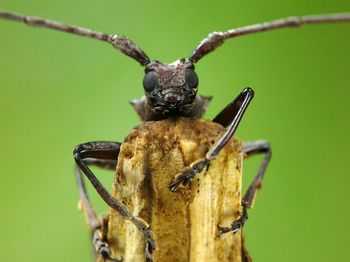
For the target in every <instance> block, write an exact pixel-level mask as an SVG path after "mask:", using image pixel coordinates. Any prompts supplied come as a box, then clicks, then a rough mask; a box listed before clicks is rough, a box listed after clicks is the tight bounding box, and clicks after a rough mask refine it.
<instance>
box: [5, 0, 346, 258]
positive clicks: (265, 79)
mask: <svg viewBox="0 0 350 262" xmlns="http://www.w3.org/2000/svg"><path fill="white" fill-rule="evenodd" d="M0 8H1V9H6V10H11V11H17V12H21V13H25V14H31V15H37V16H42V17H46V18H51V19H55V20H59V21H64V22H66V23H72V24H77V25H81V26H84V27H89V28H92V29H95V30H99V31H104V32H110V33H122V34H125V35H127V36H128V37H130V38H131V39H133V40H134V41H135V42H136V43H138V44H139V45H140V46H141V47H142V48H143V50H145V51H146V52H147V54H148V55H149V56H150V57H151V58H152V59H158V60H161V61H164V62H172V61H174V60H176V59H177V58H181V57H186V56H188V54H189V53H190V52H191V51H192V50H193V49H194V48H195V46H196V45H197V44H198V43H199V41H200V40H201V39H202V38H203V37H204V36H206V35H207V34H208V33H209V32H211V31H215V30H227V29H230V28H234V27H237V26H243V25H249V24H254V23H257V22H262V21H268V20H272V19H276V18H282V17H286V16H290V15H306V14H315V13H329V12H345V11H350V2H349V1H344V0H323V1H319V0H318V1H316V0H310V1H295V0H293V1H292V0H289V1H270V0H264V1H261V0H253V1H203V0H202V1H185V0H178V1H160V0H159V1H141V0H137V1H120V0H102V1H96V0H95V1H91V0H89V1H87V0H85V1H82V0H74V1H67V0H64V1H63V0H61V1H57V0H56V1H48V0H31V1H15V0H1V1H0ZM0 39H1V40H0V74H1V77H0V121H1V122H0V124H1V127H0V140H1V142H0V145H1V146H0V163H1V165H0V168H1V169H0V172H1V174H0V232H1V233H0V234H1V237H0V257H1V261H51V262H54V261H91V250H90V244H89V236H88V233H87V227H86V225H85V224H84V219H83V216H82V215H81V214H80V212H79V211H78V210H77V200H78V192H77V189H76V185H75V181H74V176H73V158H72V150H73V148H74V146H75V145H77V144H79V143H82V142H87V141H93V140H114V141H122V140H123V138H124V136H125V135H126V134H127V133H128V132H129V131H130V130H131V129H132V127H133V126H135V125H137V124H138V123H139V120H138V118H137V116H136V114H135V112H134V111H133V109H132V108H131V107H130V106H129V105H128V100H129V99H132V98H138V97H140V96H141V95H142V94H143V89H142V84H141V83H142V77H143V69H142V68H141V67H140V66H139V65H138V63H137V62H135V61H133V60H132V59H129V58H128V57H126V56H124V55H122V54H121V53H119V52H118V51H116V50H115V49H113V48H112V47H110V46H109V45H108V44H105V43H102V42H99V41H93V40H90V39H86V38H83V37H77V36H72V35H68V34H64V33H59V32H55V31H50V30H40V29H32V28H28V27H26V26H24V25H21V24H18V23H13V22H7V21H0ZM196 68H197V73H198V75H199V77H200V93H201V94H204V95H214V99H213V101H212V103H211V105H210V107H209V109H208V112H207V114H206V118H208V119H210V118H212V117H214V116H215V114H216V113H217V112H219V110H220V109H222V108H223V107H224V106H225V105H226V104H227V103H228V102H230V101H231V100H232V99H233V98H234V97H235V96H236V95H237V94H238V93H239V92H240V91H241V90H242V89H243V88H244V87H246V86H251V87H252V88H253V89H254V90H255V92H256V96H255V99H254V101H253V103H252V104H251V107H250V108H249V109H248V111H247V113H246V115H245V118H244V120H243V121H242V122H241V125H240V127H239V130H238V132H237V136H238V137H239V138H241V139H243V140H253V139H262V138H264V139H267V140H269V141H270V142H271V144H272V147H273V158H272V162H271V165H270V166H269V169H268V171H267V174H266V180H265V183H264V187H263V190H262V191H261V192H260V193H259V195H258V198H257V201H256V203H255V208H254V209H252V210H250V212H249V215H250V216H249V221H248V222H247V224H246V227H245V230H244V231H245V235H246V240H247V247H248V249H249V251H250V253H251V255H252V256H253V257H254V258H255V261H258V262H261V261H350V249H349V247H348V246H349V244H348V243H349V233H350V223H349V222H350V211H349V200H350V190H349V183H350V176H349V175H350V172H349V162H350V161H349V160H350V159H349V147H350V135H349V134H350V103H349V98H350V88H349V87H350V86H349V83H350V72H349V68H350V24H347V25H346V24H337V25H314V26H308V27H304V28H301V29H284V30H278V31H274V32H267V33H260V34H256V35H251V36H244V37H241V38H237V39H234V40H231V41H228V42H227V43H225V44H224V46H222V47H221V48H219V49H218V50H217V51H216V52H215V53H213V54H211V55H209V56H208V57H205V58H204V59H203V60H201V61H200V62H199V63H198V65H197V67H196ZM260 161H261V158H259V157H256V158H255V159H252V160H248V161H247V162H246V164H245V170H244V183H245V185H247V183H248V181H249V180H250V179H251V178H252V176H253V175H254V173H255V172H256V170H257V167H258V164H259V162H260ZM98 174H99V176H100V177H102V178H103V179H102V180H103V181H104V183H105V184H107V185H111V182H112V178H113V175H112V174H109V173H107V172H99V173H98ZM108 187H109V188H110V186H108ZM92 195H93V199H94V203H96V205H97V206H98V210H99V211H100V212H104V211H106V210H107V208H106V206H105V205H104V204H103V203H102V202H101V200H99V199H98V197H97V195H96V194H95V193H93V192H92Z"/></svg>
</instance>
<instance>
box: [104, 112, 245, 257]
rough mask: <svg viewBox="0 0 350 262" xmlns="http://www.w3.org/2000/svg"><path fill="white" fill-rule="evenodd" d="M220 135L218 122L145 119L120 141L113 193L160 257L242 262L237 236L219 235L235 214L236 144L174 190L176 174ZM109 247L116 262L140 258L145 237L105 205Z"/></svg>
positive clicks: (238, 206)
mask: <svg viewBox="0 0 350 262" xmlns="http://www.w3.org/2000/svg"><path fill="white" fill-rule="evenodd" d="M224 132H225V128H224V127H222V126H221V125H219V124H216V123H213V122H210V121H205V120H200V119H198V120H193V119H186V118H180V119H167V120H163V121H156V122H152V121H150V122H145V123H143V124H141V125H139V126H137V127H136V128H134V129H133V130H132V131H131V133H130V134H129V135H128V136H127V138H126V139H125V142H124V143H123V145H122V148H121V152H120V155H119V160H118V165H117V176H116V179H115V182H114V184H113V191H112V192H113V196H114V197H116V198H117V199H119V200H120V201H122V202H123V203H124V204H125V205H126V206H127V207H128V208H129V209H130V210H131V211H132V213H133V214H134V215H135V216H139V217H141V218H142V219H143V220H145V221H147V223H149V225H150V228H151V229H152V231H153V234H154V239H155V241H156V244H157V249H156V250H155V252H154V253H153V259H154V261H156V262H162V261H179V262H180V261H193V262H196V261H198V262H199V261H201V262H202V261H235V262H240V261H242V236H241V231H239V232H238V233H237V234H232V233H227V234H223V235H219V234H218V230H217V226H218V225H219V226H229V225H230V224H231V223H232V221H233V220H235V219H237V218H238V217H239V215H240V214H241V169H242V160H243V154H242V153H241V151H240V149H241V142H240V141H237V140H236V139H231V141H230V142H229V144H228V145H227V146H226V147H225V148H224V150H223V151H222V152H220V154H219V155H218V157H217V158H216V159H215V160H214V161H213V162H212V164H211V166H210V168H209V169H208V171H207V172H205V171H203V172H202V173H200V174H198V175H197V176H196V178H195V179H194V180H193V181H192V182H191V184H190V185H189V187H187V188H180V189H179V190H178V191H177V192H176V193H172V192H170V191H169V189H168V185H169V183H170V182H172V181H173V179H174V177H175V175H176V174H178V173H179V172H181V171H183V170H184V168H185V167H187V166H189V165H190V164H191V163H192V162H193V161H195V160H198V159H200V158H203V157H205V154H206V152H207V151H208V150H209V148H210V147H211V146H212V145H213V144H214V142H215V141H216V139H218V138H219V137H220V135H222V134H223V133H224ZM108 244H109V246H110V248H111V250H112V253H113V255H114V256H117V257H123V261H125V262H128V261H133V262H134V261H145V258H144V247H145V241H144V239H143V237H142V234H141V233H140V232H139V231H138V230H137V229H136V228H135V226H134V225H133V224H132V223H131V222H129V221H126V220H124V219H123V218H122V217H121V216H120V215H119V214H118V213H117V212H116V211H114V210H111V213H110V219H109V225H108Z"/></svg>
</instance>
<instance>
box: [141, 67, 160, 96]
mask: <svg viewBox="0 0 350 262" xmlns="http://www.w3.org/2000/svg"><path fill="white" fill-rule="evenodd" d="M157 84H158V77H157V75H156V74H155V73H154V71H150V72H147V73H146V75H145V77H144V78H143V88H144V89H145V91H146V92H147V93H148V92H151V91H153V90H154V89H155V88H156V86H157Z"/></svg>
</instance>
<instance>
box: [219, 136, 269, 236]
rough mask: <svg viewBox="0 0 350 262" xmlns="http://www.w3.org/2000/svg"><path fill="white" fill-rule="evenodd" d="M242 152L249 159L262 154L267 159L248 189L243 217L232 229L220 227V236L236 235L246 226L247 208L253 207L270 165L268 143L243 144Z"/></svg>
mask: <svg viewBox="0 0 350 262" xmlns="http://www.w3.org/2000/svg"><path fill="white" fill-rule="evenodd" d="M242 151H243V152H244V153H246V155H247V157H249V156H251V155H255V154H261V153H262V154H264V155H265V157H264V160H263V162H262V163H261V165H260V168H259V170H258V173H257V174H256V176H255V177H254V179H253V181H252V182H251V184H250V185H249V187H248V189H247V192H246V193H245V195H244V197H243V200H242V208H243V212H242V215H241V217H239V218H238V219H237V220H235V221H233V223H232V224H231V227H219V233H220V234H223V233H227V232H230V231H232V232H233V233H236V232H237V231H238V230H239V229H241V228H242V227H243V226H244V223H245V222H246V220H247V219H248V213H247V208H252V207H253V204H254V199H255V196H256V193H257V191H258V189H259V188H260V187H261V183H262V180H263V178H264V174H265V171H266V168H267V165H268V164H269V162H270V159H271V147H270V144H269V143H268V142H267V141H263V140H258V141H252V142H246V143H244V144H243V149H242Z"/></svg>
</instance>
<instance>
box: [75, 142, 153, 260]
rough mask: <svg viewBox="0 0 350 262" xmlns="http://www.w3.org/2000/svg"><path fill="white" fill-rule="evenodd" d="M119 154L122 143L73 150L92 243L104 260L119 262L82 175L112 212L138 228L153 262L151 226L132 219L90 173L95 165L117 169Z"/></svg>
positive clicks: (88, 146) (101, 143)
mask: <svg viewBox="0 0 350 262" xmlns="http://www.w3.org/2000/svg"><path fill="white" fill-rule="evenodd" d="M119 151H120V143H115V142H89V143H85V144H81V145H79V146H77V147H76V148H75V149H74V152H73V154H74V159H75V161H76V164H77V172H76V174H77V182H78V187H79V191H80V201H81V206H82V209H83V211H84V214H85V216H86V220H87V222H88V225H89V227H90V229H91V230H92V231H93V242H94V246H95V249H96V251H97V252H98V253H100V254H101V255H102V256H103V257H104V259H107V260H108V259H109V260H111V261H120V260H118V259H114V258H111V255H110V250H109V248H108V245H107V243H106V240H105V239H104V237H103V234H102V233H103V231H101V224H100V222H99V221H98V219H97V216H96V213H95V211H94V210H93V208H92V206H91V203H90V200H89V198H88V195H87V191H86V188H85V185H84V180H83V176H82V173H84V174H85V175H86V177H87V178H88V179H89V180H90V182H91V184H92V185H93V187H94V188H95V189H96V191H97V193H98V194H99V195H100V196H101V197H102V199H103V200H104V201H105V202H106V204H107V205H109V206H110V207H111V208H113V209H114V210H116V211H117V212H118V213H119V214H120V215H121V216H122V217H123V218H124V219H127V220H130V221H131V222H132V223H133V224H134V225H135V226H136V228H137V229H138V230H139V231H140V232H141V233H142V234H143V236H144V238H145V241H146V245H145V246H146V247H145V258H146V261H147V262H151V261H152V256H151V254H152V252H153V251H154V249H155V242H154V240H153V236H152V231H151V230H150V229H149V226H148V224H147V223H146V222H145V221H144V220H143V219H141V218H138V217H135V216H133V215H132V214H131V213H130V212H129V210H128V209H127V207H126V206H125V205H124V204H122V203H120V202H119V201H118V200H117V199H115V198H114V197H113V196H112V195H111V194H110V193H109V192H108V191H107V190H106V189H105V188H104V186H103V185H102V184H101V182H100V181H99V180H98V179H97V178H96V176H95V175H94V173H93V172H92V171H91V170H90V168H89V167H88V165H96V166H99V167H105V168H113V169H114V168H115V166H116V162H117V159H118V155H119Z"/></svg>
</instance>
